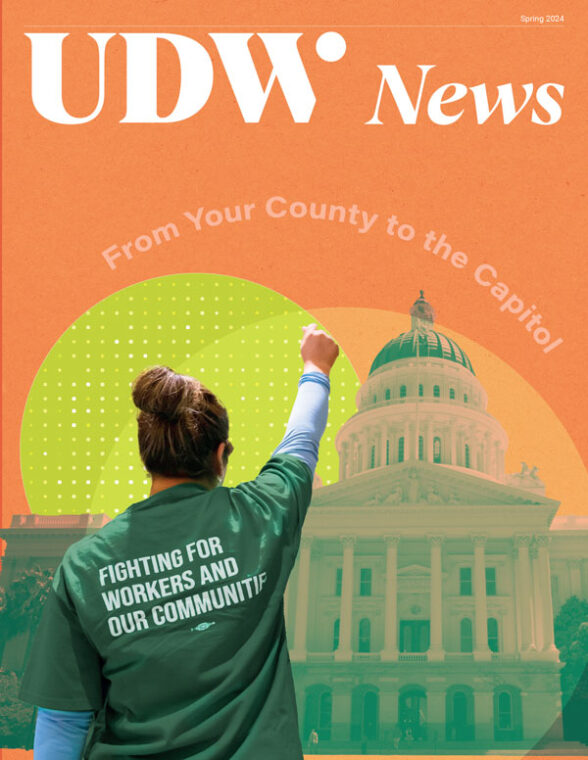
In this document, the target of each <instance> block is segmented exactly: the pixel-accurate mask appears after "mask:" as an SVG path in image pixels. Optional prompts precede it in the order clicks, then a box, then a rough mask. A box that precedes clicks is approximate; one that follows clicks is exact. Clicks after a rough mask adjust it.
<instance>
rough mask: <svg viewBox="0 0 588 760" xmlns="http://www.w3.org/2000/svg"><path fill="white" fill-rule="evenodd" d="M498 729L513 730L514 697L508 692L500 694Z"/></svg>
mask: <svg viewBox="0 0 588 760" xmlns="http://www.w3.org/2000/svg"><path fill="white" fill-rule="evenodd" d="M496 717H497V727H498V728H499V729H502V730H504V729H510V728H512V697H511V695H510V693H509V692H508V691H501V692H500V693H499V694H498V715H497V716H496Z"/></svg>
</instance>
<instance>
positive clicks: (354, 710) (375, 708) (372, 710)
mask: <svg viewBox="0 0 588 760" xmlns="http://www.w3.org/2000/svg"><path fill="white" fill-rule="evenodd" d="M379 723H380V717H379V697H378V692H377V689H376V688H375V687H373V686H368V685H366V686H357V687H356V688H355V689H354V690H353V691H352V693H351V726H350V729H351V730H350V738H351V741H360V740H363V739H367V740H374V739H377V738H378V727H379Z"/></svg>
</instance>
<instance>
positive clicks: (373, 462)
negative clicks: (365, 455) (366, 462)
mask: <svg viewBox="0 0 588 760" xmlns="http://www.w3.org/2000/svg"><path fill="white" fill-rule="evenodd" d="M375 466H376V447H375V446H372V448H371V451H370V467H371V469H372V470H373V469H374V467H375Z"/></svg>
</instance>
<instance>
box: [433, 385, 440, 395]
mask: <svg viewBox="0 0 588 760" xmlns="http://www.w3.org/2000/svg"><path fill="white" fill-rule="evenodd" d="M433 396H434V397H435V398H439V397H440V396H441V388H439V386H438V385H434V386H433Z"/></svg>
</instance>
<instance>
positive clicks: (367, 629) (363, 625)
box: [358, 618, 371, 652]
mask: <svg viewBox="0 0 588 760" xmlns="http://www.w3.org/2000/svg"><path fill="white" fill-rule="evenodd" d="M370 638H371V625H370V621H369V620H368V618H362V619H361V620H360V621H359V646H358V651H359V652H369V651H370Z"/></svg>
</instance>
